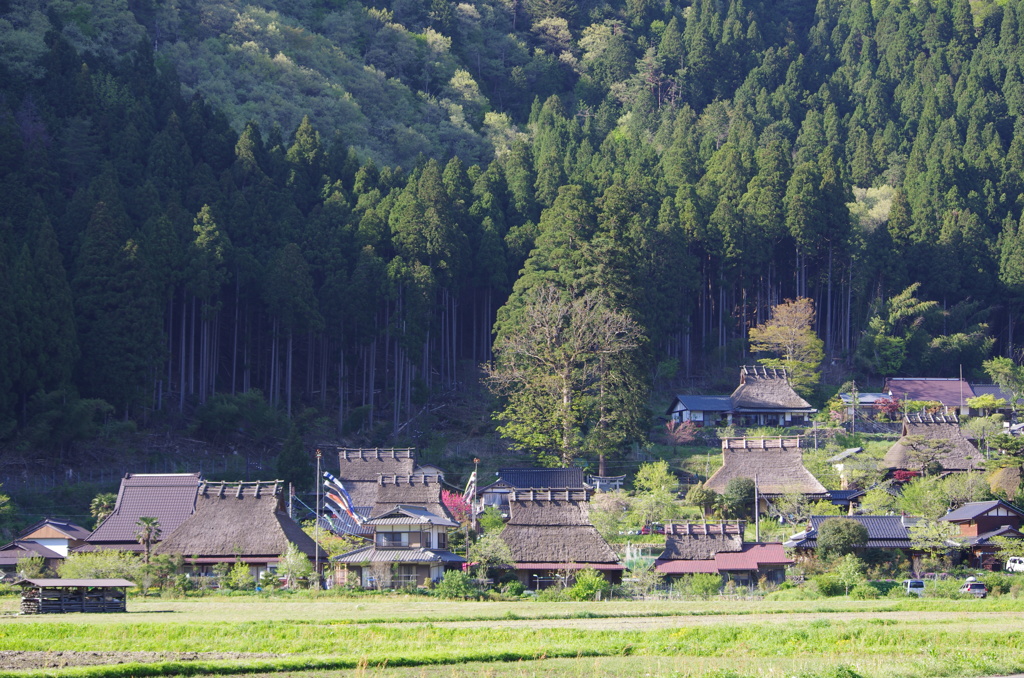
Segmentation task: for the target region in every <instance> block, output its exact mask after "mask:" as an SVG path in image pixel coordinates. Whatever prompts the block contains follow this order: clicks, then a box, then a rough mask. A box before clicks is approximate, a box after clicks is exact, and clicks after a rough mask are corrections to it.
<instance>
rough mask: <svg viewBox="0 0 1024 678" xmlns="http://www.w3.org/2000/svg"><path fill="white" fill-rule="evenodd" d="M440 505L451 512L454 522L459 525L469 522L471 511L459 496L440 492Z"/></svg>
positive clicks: (449, 492)
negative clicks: (457, 522)
mask: <svg viewBox="0 0 1024 678" xmlns="http://www.w3.org/2000/svg"><path fill="white" fill-rule="evenodd" d="M441 503H443V504H444V505H445V507H446V508H447V509H448V510H449V511H450V512H451V514H452V516H453V517H454V518H455V520H457V521H459V522H460V523H467V522H469V519H470V516H471V515H472V510H473V509H472V507H471V506H470V505H469V502H468V501H466V498H465V497H463V496H462V495H461V494H459V493H458V492H451V491H449V490H441Z"/></svg>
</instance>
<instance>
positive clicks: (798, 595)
mask: <svg viewBox="0 0 1024 678" xmlns="http://www.w3.org/2000/svg"><path fill="white" fill-rule="evenodd" d="M819 598H821V594H820V593H818V592H817V591H815V590H813V589H807V588H794V589H780V590H778V591H773V592H771V593H769V594H768V595H766V596H765V597H764V599H765V600H776V601H789V600H817V599H819Z"/></svg>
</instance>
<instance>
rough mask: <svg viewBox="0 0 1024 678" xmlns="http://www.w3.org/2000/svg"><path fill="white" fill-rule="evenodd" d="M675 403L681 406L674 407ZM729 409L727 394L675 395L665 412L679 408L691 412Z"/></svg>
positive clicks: (730, 404)
mask: <svg viewBox="0 0 1024 678" xmlns="http://www.w3.org/2000/svg"><path fill="white" fill-rule="evenodd" d="M676 403H679V404H680V405H681V407H676V406H675V405H676ZM731 409H732V400H731V399H730V398H729V396H727V395H723V396H707V395H677V396H676V399H675V400H673V401H672V406H670V407H669V409H668V411H667V412H665V414H672V413H673V412H677V411H680V410H690V411H691V412H694V411H697V412H728V411H729V410H731Z"/></svg>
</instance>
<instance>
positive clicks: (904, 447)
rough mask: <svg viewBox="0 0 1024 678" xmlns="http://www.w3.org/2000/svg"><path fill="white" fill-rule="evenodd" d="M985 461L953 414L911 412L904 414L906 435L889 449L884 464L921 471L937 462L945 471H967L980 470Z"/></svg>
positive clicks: (900, 468)
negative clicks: (961, 429)
mask: <svg viewBox="0 0 1024 678" xmlns="http://www.w3.org/2000/svg"><path fill="white" fill-rule="evenodd" d="M984 461H985V458H984V455H982V453H981V452H979V451H978V448H976V447H975V446H974V445H973V444H972V443H971V441H970V440H968V439H967V438H966V437H964V435H963V433H961V432H960V424H959V422H958V421H957V418H956V417H955V416H954V415H951V414H950V415H944V414H908V415H905V416H904V418H903V435H902V437H900V439H899V440H897V441H896V444H895V445H893V446H892V447H891V448H889V451H888V452H886V454H885V458H884V459H883V460H882V467H883V468H886V469H889V470H890V471H896V470H903V471H922V470H924V467H925V466H927V465H928V464H929V463H930V462H937V463H938V464H940V465H941V466H942V471H944V472H965V471H979V470H981V468H982V464H983V462H984Z"/></svg>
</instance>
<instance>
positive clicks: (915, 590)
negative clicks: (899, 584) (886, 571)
mask: <svg viewBox="0 0 1024 678" xmlns="http://www.w3.org/2000/svg"><path fill="white" fill-rule="evenodd" d="M903 590H904V591H905V592H906V593H907V595H915V596H920V595H924V581H922V580H920V579H906V580H904V581H903Z"/></svg>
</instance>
